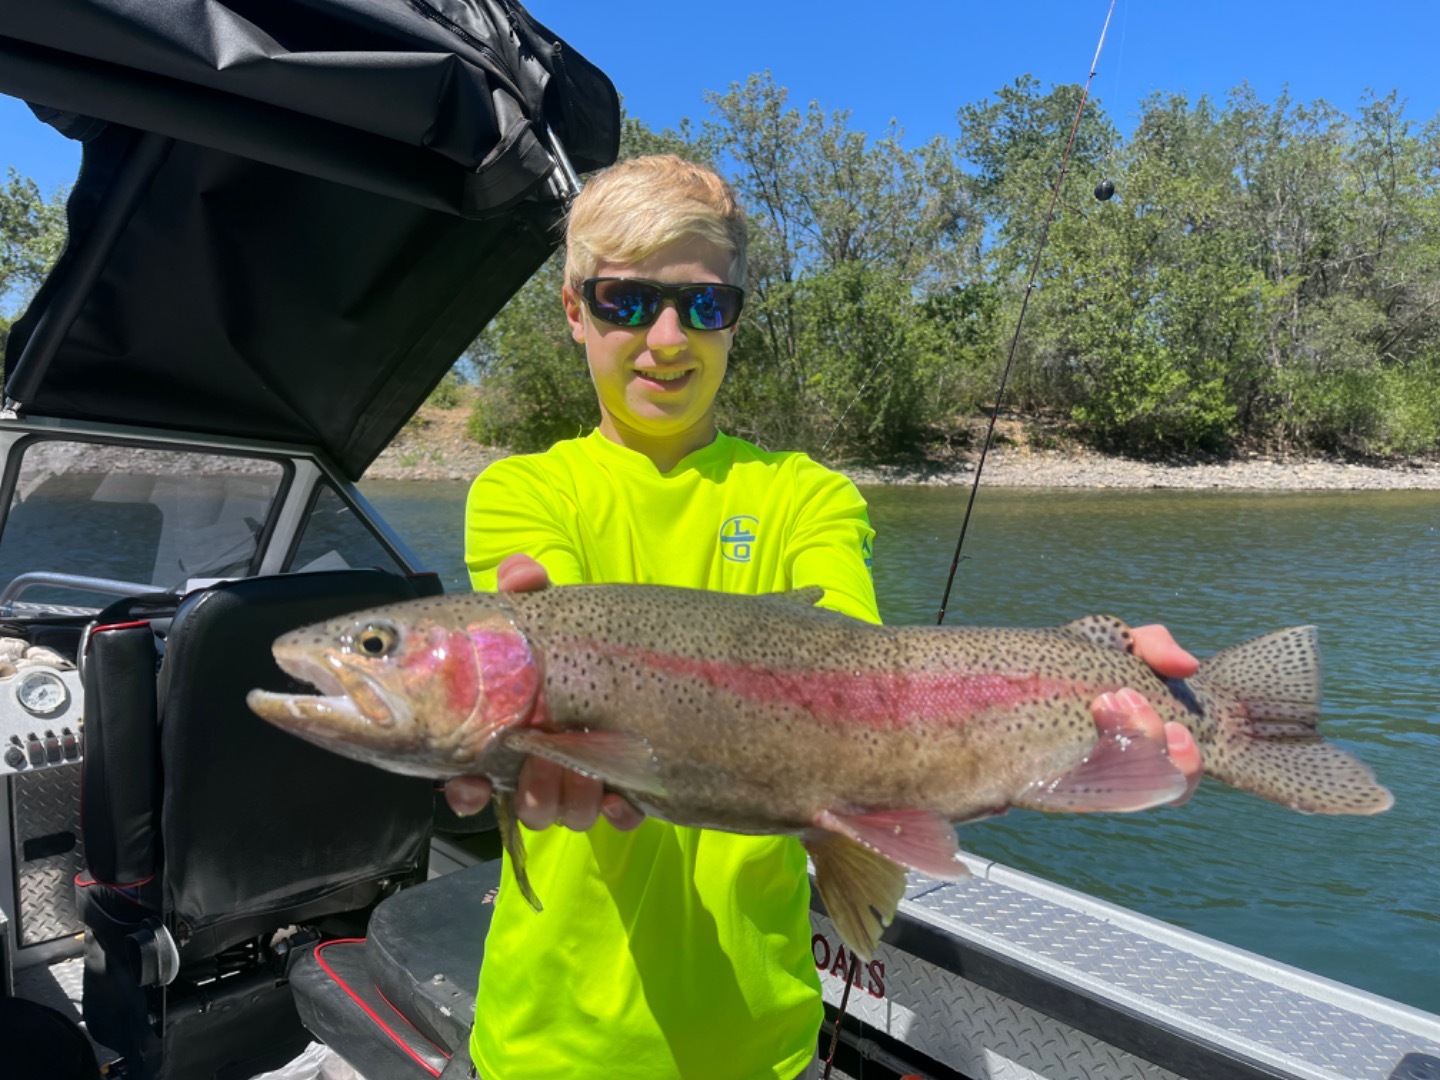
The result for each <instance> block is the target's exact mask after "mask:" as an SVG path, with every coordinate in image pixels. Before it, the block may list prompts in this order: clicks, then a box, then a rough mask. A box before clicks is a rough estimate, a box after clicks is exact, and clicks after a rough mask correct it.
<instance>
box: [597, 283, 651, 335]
mask: <svg viewBox="0 0 1440 1080" xmlns="http://www.w3.org/2000/svg"><path fill="white" fill-rule="evenodd" d="M659 304H660V295H659V293H658V292H657V291H656V290H655V288H654V287H653V286H650V285H643V284H640V283H637V282H625V281H599V282H596V283H595V304H594V308H595V315H596V317H597V318H600V319H604V320H605V321H606V322H609V323H614V324H615V325H616V326H644V325H646V324H647V323H650V322H653V321H654V319H655V309H656V308H657V307H659Z"/></svg>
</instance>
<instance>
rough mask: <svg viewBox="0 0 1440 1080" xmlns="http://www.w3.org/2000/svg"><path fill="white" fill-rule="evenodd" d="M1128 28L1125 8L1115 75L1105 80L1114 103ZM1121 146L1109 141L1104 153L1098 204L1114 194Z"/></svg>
mask: <svg viewBox="0 0 1440 1080" xmlns="http://www.w3.org/2000/svg"><path fill="white" fill-rule="evenodd" d="M1129 26H1130V8H1129V7H1128V6H1127V7H1124V8H1122V9H1121V10H1120V43H1119V44H1118V45H1117V46H1116V48H1115V75H1114V76H1113V77H1112V78H1110V79H1108V80H1107V84H1108V85H1109V87H1110V90H1111V92H1112V96H1113V98H1114V100H1115V101H1120V100H1121V98H1120V91H1121V90H1122V89H1123V88H1124V86H1125V37H1126V31H1127V30H1128V29H1129ZM1117 134H1118V133H1117ZM1122 145H1123V141H1122V140H1121V139H1119V138H1114V139H1111V140H1110V146H1109V148H1108V149H1107V150H1106V151H1105V160H1104V162H1103V163H1102V164H1103V170H1104V171H1103V172H1102V173H1101V175H1100V180H1099V182H1098V183H1097V184H1096V185H1095V198H1096V200H1097V201H1098V202H1109V201H1110V199H1111V198H1112V197H1113V196H1114V194H1115V181H1114V180H1113V179H1111V178H1112V177H1113V176H1114V175H1115V154H1116V153H1117V151H1119V149H1120V147H1121V146H1122Z"/></svg>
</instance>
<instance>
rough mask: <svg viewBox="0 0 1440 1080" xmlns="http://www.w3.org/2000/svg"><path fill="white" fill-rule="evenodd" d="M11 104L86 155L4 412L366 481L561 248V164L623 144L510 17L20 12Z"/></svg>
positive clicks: (166, 2)
mask: <svg viewBox="0 0 1440 1080" xmlns="http://www.w3.org/2000/svg"><path fill="white" fill-rule="evenodd" d="M0 92H3V93H7V94H13V95H15V96H17V97H20V98H22V99H24V100H25V101H27V102H29V103H30V104H31V106H32V108H33V109H34V110H35V112H36V114H37V116H39V117H40V118H41V119H43V120H46V121H48V122H49V123H51V124H53V125H54V126H55V127H56V128H58V129H59V130H60V131H62V132H63V133H64V134H66V135H68V136H70V137H71V138H75V139H79V140H81V141H82V142H83V143H84V155H83V162H82V166H81V171H80V176H79V179H78V180H77V182H76V186H75V189H74V191H73V193H72V195H71V198H70V202H69V208H68V212H69V224H70V240H69V244H68V246H67V248H66V250H65V253H64V255H63V256H62V257H61V259H60V261H59V262H58V264H57V265H56V266H55V268H54V270H53V271H52V273H51V275H50V277H49V278H48V279H47V280H46V282H45V283H44V285H43V286H42V287H41V289H40V290H39V292H38V294H37V295H36V297H35V299H34V301H33V302H32V303H31V305H30V306H29V309H28V310H27V311H26V312H25V313H24V315H23V316H22V317H21V318H20V319H19V320H18V321H17V322H16V324H15V326H14V328H13V329H12V331H11V335H10V340H9V343H8V346H7V349H6V353H5V396H6V398H7V399H9V400H10V401H11V402H12V403H15V404H17V405H18V407H19V408H20V409H21V410H22V411H23V412H24V413H25V414H28V415H37V416H49V417H57V418H62V419H83V420H95V421H109V422H119V423H130V424H141V425H147V426H154V427H160V428H167V429H174V430H178V431H195V432H203V433H207V434H218V435H226V436H240V437H246V438H259V439H265V440H275V441H284V442H290V443H300V444H303V445H311V446H317V447H319V448H321V449H323V450H324V451H326V452H328V453H329V454H330V456H331V457H332V458H333V459H334V460H335V461H336V463H337V464H338V465H339V466H340V468H341V469H342V470H344V472H345V473H346V474H347V475H349V476H350V477H352V478H358V477H359V475H360V474H361V473H362V472H363V471H364V469H365V467H366V466H367V465H368V464H369V463H370V462H371V461H373V460H374V458H375V457H376V455H377V454H379V452H380V451H381V450H382V449H383V448H384V447H385V446H386V444H387V443H389V441H390V440H391V438H392V437H393V436H394V435H395V433H396V432H397V431H398V430H399V429H400V427H401V426H402V425H403V424H404V423H405V421H406V420H407V419H408V418H409V417H410V416H411V414H412V413H413V412H414V411H415V409H416V408H417V407H418V406H419V405H420V403H421V402H422V401H423V400H424V399H425V397H426V395H427V394H428V393H429V392H430V390H431V389H433V387H434V386H435V384H436V383H437V382H439V380H440V379H441V377H442V376H443V375H444V374H445V372H446V371H447V370H448V369H449V368H450V366H451V364H452V363H453V362H454V361H455V360H456V359H457V357H458V356H459V355H460V353H461V352H462V351H463V350H464V348H465V346H466V345H468V344H469V343H470V342H471V341H472V340H473V339H474V337H475V335H476V334H477V333H479V331H480V330H481V329H482V328H483V327H484V326H485V324H486V323H487V322H488V321H489V320H490V319H491V317H492V316H494V314H495V313H496V312H497V311H498V310H499V309H500V308H501V307H502V306H503V305H504V304H505V302H506V301H507V300H508V299H509V298H510V297H511V296H512V295H513V294H514V293H515V291H516V290H517V289H519V287H520V286H521V285H523V284H524V282H525V281H526V279H528V278H529V277H530V275H531V274H532V273H534V271H535V270H536V269H537V268H538V267H539V266H540V264H541V263H543V262H544V261H545V259H546V258H547V257H548V255H549V254H550V253H551V252H552V251H553V250H554V247H555V245H556V243H557V242H558V240H559V238H560V237H559V231H558V225H559V222H560V220H561V218H562V215H563V212H564V208H565V205H566V200H567V197H568V196H569V194H571V193H572V192H573V187H571V186H570V185H567V184H566V183H565V182H564V176H565V175H566V174H567V173H568V171H569V170H568V169H566V168H564V167H563V161H562V159H563V157H564V155H565V154H568V157H569V161H570V162H571V163H573V166H574V169H575V170H576V171H586V170H589V169H594V168H599V167H601V166H603V165H607V164H609V163H610V162H612V161H613V160H614V159H615V156H616V153H617V151H618V145H619V126H620V122H619V101H618V98H617V96H616V93H615V89H614V87H613V86H612V85H611V83H610V81H609V80H608V79H607V78H606V77H605V76H604V75H603V74H602V73H601V72H600V71H599V70H598V69H596V68H595V67H593V66H592V65H591V64H589V63H588V62H587V61H585V60H584V59H583V58H582V57H580V56H579V55H577V54H576V53H574V52H573V51H571V50H570V48H569V46H567V45H565V44H564V43H563V42H562V41H561V40H560V39H559V38H557V37H556V36H555V35H554V34H553V33H552V32H551V31H549V30H548V29H546V28H545V27H544V26H542V25H540V24H539V23H538V22H536V21H535V20H534V19H532V18H531V17H530V16H529V15H528V14H527V13H526V12H525V11H524V10H523V9H521V8H520V6H519V5H518V4H515V3H513V2H511V0H31V2H25V3H6V4H3V5H0ZM551 133H553V138H552V134H551ZM556 143H558V145H559V146H560V147H563V151H559V152H557V151H556V149H555V145H556Z"/></svg>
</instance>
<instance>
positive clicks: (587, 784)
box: [445, 555, 645, 832]
mask: <svg viewBox="0 0 1440 1080" xmlns="http://www.w3.org/2000/svg"><path fill="white" fill-rule="evenodd" d="M496 581H497V583H498V585H499V587H500V591H501V592H532V591H534V590H535V589H543V588H545V587H546V586H547V585H549V584H550V576H549V575H548V574H547V573H546V572H545V567H543V566H541V565H540V564H539V563H538V562H536V561H535V560H534V559H532V558H530V556H528V555H511V556H510V557H509V558H507V559H506V560H505V561H504V562H502V563H501V564H500V570H499V573H498V574H497V576H496ZM491 794H492V791H491V787H490V781H489V780H487V779H485V778H484V777H483V776H457V777H455V778H454V779H453V780H450V781H449V782H448V783H446V785H445V801H446V802H447V803H449V804H450V809H452V810H454V811H455V813H457V814H459V815H460V816H461V817H468V816H469V815H470V814H476V813H479V812H480V811H481V810H483V809H484V808H485V805H486V804H487V803H488V802H489V801H490V796H491ZM515 814H516V816H517V817H518V818H519V819H520V820H521V822H522V823H524V824H525V825H526V826H528V827H529V828H532V829H546V828H549V827H550V826H551V825H555V824H560V825H563V826H565V827H566V828H567V829H571V830H574V831H575V832H584V831H585V830H586V829H588V828H590V826H592V825H594V824H595V821H596V819H597V818H598V817H599V816H600V815H601V814H604V815H605V820H607V821H608V822H610V824H611V825H613V826H614V827H615V828H617V829H619V830H621V831H622V832H628V831H629V830H630V829H633V828H635V827H636V826H637V825H639V824H640V823H641V822H642V821H644V820H645V815H644V814H643V813H641V812H640V811H639V810H637V809H635V807H633V806H631V805H630V802H629V800H627V799H626V798H625V797H624V796H622V795H617V794H615V793H614V792H613V791H606V790H605V785H604V784H603V783H601V782H600V781H599V780H595V779H593V778H591V777H588V776H581V775H580V774H579V773H577V772H574V771H572V770H570V769H567V768H564V767H563V766H560V765H556V764H555V763H554V762H553V761H546V760H545V759H544V758H537V757H527V758H526V759H525V763H524V764H523V765H522V766H521V767H520V783H519V787H518V788H517V789H516V792H515Z"/></svg>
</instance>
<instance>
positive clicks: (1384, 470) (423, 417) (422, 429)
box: [365, 406, 1440, 491]
mask: <svg viewBox="0 0 1440 1080" xmlns="http://www.w3.org/2000/svg"><path fill="white" fill-rule="evenodd" d="M467 415H468V410H467V409H464V408H451V409H441V408H436V407H433V406H427V407H425V408H422V409H421V410H420V415H419V417H417V420H416V422H414V423H412V424H409V425H407V426H406V427H405V429H404V430H403V431H401V432H400V434H399V436H397V437H396V439H395V441H394V442H393V443H391V445H390V446H389V447H388V448H386V450H385V452H384V453H382V454H381V455H380V457H379V459H378V460H377V461H376V462H375V464H374V465H372V466H370V469H369V471H368V472H366V474H365V479H367V480H467V481H468V480H473V479H474V478H475V477H476V476H477V475H478V474H479V473H480V472H481V470H483V469H484V468H485V466H487V465H489V464H490V463H491V462H492V461H495V460H497V459H498V458H502V457H505V456H506V454H507V451H505V450H503V449H501V448H499V447H494V446H479V445H477V444H476V443H473V442H471V441H470V439H469V438H468V437H467V436H466V434H465V419H466V416H467ZM1012 428H1013V430H1012V431H1011V435H1012V437H1013V436H1015V435H1023V433H1022V431H1021V429H1020V428H1019V427H1017V426H1014V425H1012ZM839 469H840V471H841V472H843V473H845V474H846V475H848V476H849V477H850V478H851V479H853V480H854V481H855V482H856V483H857V484H860V485H862V486H864V485H870V484H931V485H936V486H950V485H959V484H969V483H971V482H972V481H973V480H974V478H975V473H974V464H973V462H972V463H967V464H963V465H961V466H959V467H956V466H954V465H925V466H913V465H896V466H851V465H841V466H839ZM984 483H985V484H986V485H989V486H994V487H1056V488H1182V489H1188V490H1192V491H1202V490H1207V489H1212V488H1215V489H1220V488H1223V489H1228V490H1240V491H1244V490H1249V491H1324V490H1334V491H1345V490H1350V491H1360V490H1363V491H1382V490H1399V489H1426V490H1431V491H1440V461H1426V460H1420V459H1417V460H1414V461H1409V462H1402V463H1399V464H1395V465H1391V466H1386V467H1379V466H1374V465H1352V464H1348V463H1346V462H1343V461H1325V460H1313V459H1311V460H1279V459H1272V458H1251V459H1248V460H1240V461H1232V462H1226V463H1224V464H1205V465H1164V464H1155V463H1152V462H1145V461H1132V460H1131V459H1129V458H1119V457H1107V456H1105V455H1104V454H1096V453H1092V452H1089V451H1083V450H1082V451H1057V450H1035V449H1032V448H1030V447H1028V446H1025V445H1023V444H1021V445H1018V446H1017V445H1009V446H1006V445H1001V446H999V447H997V448H996V449H993V450H991V451H990V457H989V459H988V460H987V461H986V463H985V476H984Z"/></svg>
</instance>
